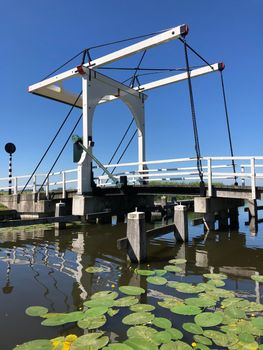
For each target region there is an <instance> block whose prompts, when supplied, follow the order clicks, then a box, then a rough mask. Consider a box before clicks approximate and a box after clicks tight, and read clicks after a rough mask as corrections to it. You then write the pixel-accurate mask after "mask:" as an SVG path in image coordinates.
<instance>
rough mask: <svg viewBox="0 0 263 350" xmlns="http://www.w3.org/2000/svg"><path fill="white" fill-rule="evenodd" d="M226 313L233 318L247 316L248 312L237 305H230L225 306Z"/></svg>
mask: <svg viewBox="0 0 263 350" xmlns="http://www.w3.org/2000/svg"><path fill="white" fill-rule="evenodd" d="M224 313H225V314H226V315H227V316H228V317H231V318H236V319H238V318H245V317H246V313H245V311H244V310H242V309H240V308H238V307H235V306H229V307H227V308H225V310H224Z"/></svg>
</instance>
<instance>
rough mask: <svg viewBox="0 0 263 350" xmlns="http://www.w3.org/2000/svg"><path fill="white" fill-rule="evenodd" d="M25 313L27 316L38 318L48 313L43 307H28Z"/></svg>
mask: <svg viewBox="0 0 263 350" xmlns="http://www.w3.org/2000/svg"><path fill="white" fill-rule="evenodd" d="M25 313H26V314H27V315H28V316H40V317H43V316H44V315H45V314H47V313H48V309H47V308H46V307H43V306H29V307H28V308H27V309H26V311H25Z"/></svg>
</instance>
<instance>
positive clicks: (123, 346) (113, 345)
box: [103, 343, 133, 350]
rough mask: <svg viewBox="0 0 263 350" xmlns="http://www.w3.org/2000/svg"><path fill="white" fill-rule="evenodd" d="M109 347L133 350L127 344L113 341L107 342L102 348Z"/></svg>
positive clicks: (112, 349)
mask: <svg viewBox="0 0 263 350" xmlns="http://www.w3.org/2000/svg"><path fill="white" fill-rule="evenodd" d="M104 349H105V350H106V349H109V350H133V348H131V347H130V346H129V345H126V344H122V343H114V344H109V345H108V346H106V347H105V348H103V350H104Z"/></svg>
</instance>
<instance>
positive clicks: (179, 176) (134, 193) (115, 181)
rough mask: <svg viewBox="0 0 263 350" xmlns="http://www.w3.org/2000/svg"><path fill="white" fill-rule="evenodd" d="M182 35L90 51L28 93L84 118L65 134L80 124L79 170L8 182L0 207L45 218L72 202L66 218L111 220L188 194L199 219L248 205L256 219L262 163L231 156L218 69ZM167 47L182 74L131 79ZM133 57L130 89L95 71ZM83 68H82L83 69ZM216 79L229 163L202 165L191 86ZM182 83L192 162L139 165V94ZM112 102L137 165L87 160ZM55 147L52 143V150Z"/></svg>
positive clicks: (181, 31) (2, 182) (180, 30)
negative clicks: (98, 121) (128, 123)
mask: <svg viewBox="0 0 263 350" xmlns="http://www.w3.org/2000/svg"><path fill="white" fill-rule="evenodd" d="M187 34H188V26H187V25H181V26H178V27H174V28H171V29H169V30H166V31H163V32H161V33H158V34H156V33H155V34H151V36H150V35H146V37H147V39H144V40H142V41H139V42H137V43H135V44H132V45H130V46H127V47H124V48H123V49H120V50H118V51H115V52H111V53H109V54H107V55H105V56H102V57H99V58H96V59H94V60H92V59H91V57H90V52H89V49H86V50H83V52H82V53H83V57H82V62H81V64H80V65H78V66H77V67H74V68H72V69H70V70H67V71H65V72H63V73H60V74H57V75H55V76H51V77H47V78H46V79H44V80H42V81H40V82H38V83H35V84H33V85H31V86H29V88H28V91H29V92H30V93H32V94H35V95H39V96H42V97H45V98H48V99H51V100H54V101H57V102H60V103H64V104H67V105H70V106H71V110H70V112H71V111H72V110H73V109H74V108H79V109H81V112H82V113H81V115H80V117H79V119H78V121H77V123H76V125H75V127H74V128H73V130H72V133H71V134H70V137H71V136H72V135H73V133H74V130H75V128H76V126H77V125H78V123H79V121H80V120H82V136H81V137H80V138H78V140H79V141H78V142H76V143H75V144H74V150H75V153H74V157H75V161H76V162H77V163H78V164H77V168H75V169H69V170H61V171H58V172H53V171H52V170H53V169H51V170H50V171H49V172H47V173H46V174H38V173H37V171H36V170H37V168H38V166H37V167H36V169H35V170H34V172H33V173H32V174H30V175H23V176H15V177H12V179H11V180H12V181H11V182H12V183H11V187H12V192H13V195H12V196H1V199H0V200H1V201H2V203H4V204H6V205H7V206H8V207H10V208H16V209H18V210H19V211H21V212H23V211H24V212H26V211H29V210H26V208H28V203H29V202H31V203H33V204H32V205H31V208H33V209H32V211H41V210H42V211H44V212H48V211H52V210H53V209H52V208H53V207H52V205H51V203H50V200H51V199H52V198H56V199H57V200H59V199H63V200H66V199H69V198H72V214H74V215H79V216H85V215H86V214H89V213H93V212H103V211H104V210H105V209H107V208H110V209H111V210H112V211H113V212H118V211H119V212H121V211H122V212H123V211H125V212H128V211H130V210H134V208H135V207H137V208H146V209H147V208H150V207H152V206H153V195H154V194H160V193H163V194H174V195H178V194H186V195H194V196H196V203H195V210H196V211H197V212H202V213H205V214H208V213H210V214H211V213H213V214H214V213H215V212H217V211H223V210H228V209H233V208H234V207H235V208H237V207H238V206H240V205H242V204H243V200H244V199H246V200H248V202H249V210H250V215H251V216H256V200H257V199H262V197H263V188H262V187H261V185H262V178H263V172H262V168H263V162H262V161H263V156H262V157H261V156H259V157H256V156H244V157H240V156H239V157H237V156H234V155H233V148H232V141H231V134H230V129H229V120H228V112H227V106H226V98H225V92H224V83H223V76H222V71H223V70H224V67H225V66H224V63H222V62H219V63H213V64H210V63H208V62H207V61H206V60H205V59H203V58H202V57H201V56H200V55H199V54H198V53H197V52H196V51H195V50H193V49H192V48H191V47H190V45H188V44H187V42H186V36H187ZM149 36H150V37H149ZM172 40H178V41H180V42H181V43H182V44H183V47H184V52H185V60H186V68H185V69H184V70H185V71H184V72H183V73H179V74H175V75H172V76H170V77H168V78H163V79H159V80H156V81H152V82H150V83H147V84H143V85H141V84H140V83H139V81H138V76H137V73H138V70H139V69H140V64H141V62H142V60H143V57H144V54H145V52H146V51H147V50H150V49H151V48H153V47H155V46H158V45H161V44H164V43H167V42H169V41H172ZM188 50H191V51H192V52H194V53H195V54H197V55H198V57H199V58H200V59H201V60H202V61H203V63H205V65H203V66H201V67H198V68H192V67H190V65H189V58H188ZM139 52H142V57H141V60H140V62H139V64H138V66H137V67H136V68H135V72H134V76H133V79H132V81H131V84H130V85H129V86H128V85H125V84H124V83H123V82H119V81H116V80H115V79H112V78H111V77H109V76H106V75H104V74H102V73H101V72H100V71H99V69H100V68H101V67H105V66H107V65H108V64H110V63H112V62H116V61H119V60H121V59H123V58H126V57H129V56H131V55H134V54H136V53H139ZM85 60H88V61H87V62H85ZM215 72H220V74H221V82H222V88H223V96H224V105H225V111H226V117H227V124H228V132H229V141H230V150H231V156H223V157H213V156H211V157H209V156H208V157H202V156H201V152H200V146H199V139H198V129H197V123H196V116H195V107H194V99H193V91H192V85H191V81H192V79H195V78H197V77H200V76H203V75H206V74H211V73H215ZM73 79H74V83H76V81H77V82H79V83H80V85H81V89H80V92H79V94H76V92H75V90H74V89H72V88H70V87H71V84H69V82H71V81H72V80H73ZM181 81H187V82H188V88H189V97H190V105H191V111H192V121H193V130H194V137H195V150H196V157H195V158H177V159H165V160H151V161H148V160H146V157H145V111H144V107H145V102H146V99H147V96H146V94H145V93H146V92H147V91H150V90H152V89H156V88H160V87H162V86H165V85H169V84H175V83H179V82H181ZM136 83H137V86H136ZM114 100H121V101H122V102H123V103H124V104H125V105H126V106H127V107H128V108H129V110H130V111H131V113H132V115H133V118H134V120H135V122H136V126H137V137H138V161H137V162H130V163H119V162H118V163H116V164H104V165H103V164H101V163H100V162H99V160H98V159H97V158H96V157H95V156H94V155H93V151H92V147H93V145H94V142H93V137H92V135H93V127H92V124H93V116H94V111H95V109H96V107H97V105H98V104H102V103H103V104H105V103H110V102H113V101H114ZM70 112H69V114H70ZM69 114H68V115H67V117H66V119H67V118H68V116H69ZM66 119H65V120H66ZM62 126H63V125H62ZM58 132H60V130H59V131H58ZM70 137H69V138H68V140H69V139H70ZM54 140H55V138H54V139H53V140H52V143H53V141H54ZM68 140H67V141H68ZM48 149H49V148H48ZM54 165H55V164H54ZM101 169H102V170H103V174H102V175H101ZM9 181H10V178H2V179H0V190H1V191H7V190H8V189H9V188H10V184H8V182H9ZM196 183H197V184H196ZM199 183H200V185H199ZM151 195H152V196H151ZM41 200H42V204H43V203H44V204H43V205H42V207H41V205H40V202H41Z"/></svg>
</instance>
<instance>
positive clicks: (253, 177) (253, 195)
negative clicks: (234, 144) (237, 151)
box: [250, 158, 257, 199]
mask: <svg viewBox="0 0 263 350" xmlns="http://www.w3.org/2000/svg"><path fill="white" fill-rule="evenodd" d="M250 167H251V199H257V198H256V172H255V158H250Z"/></svg>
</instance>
